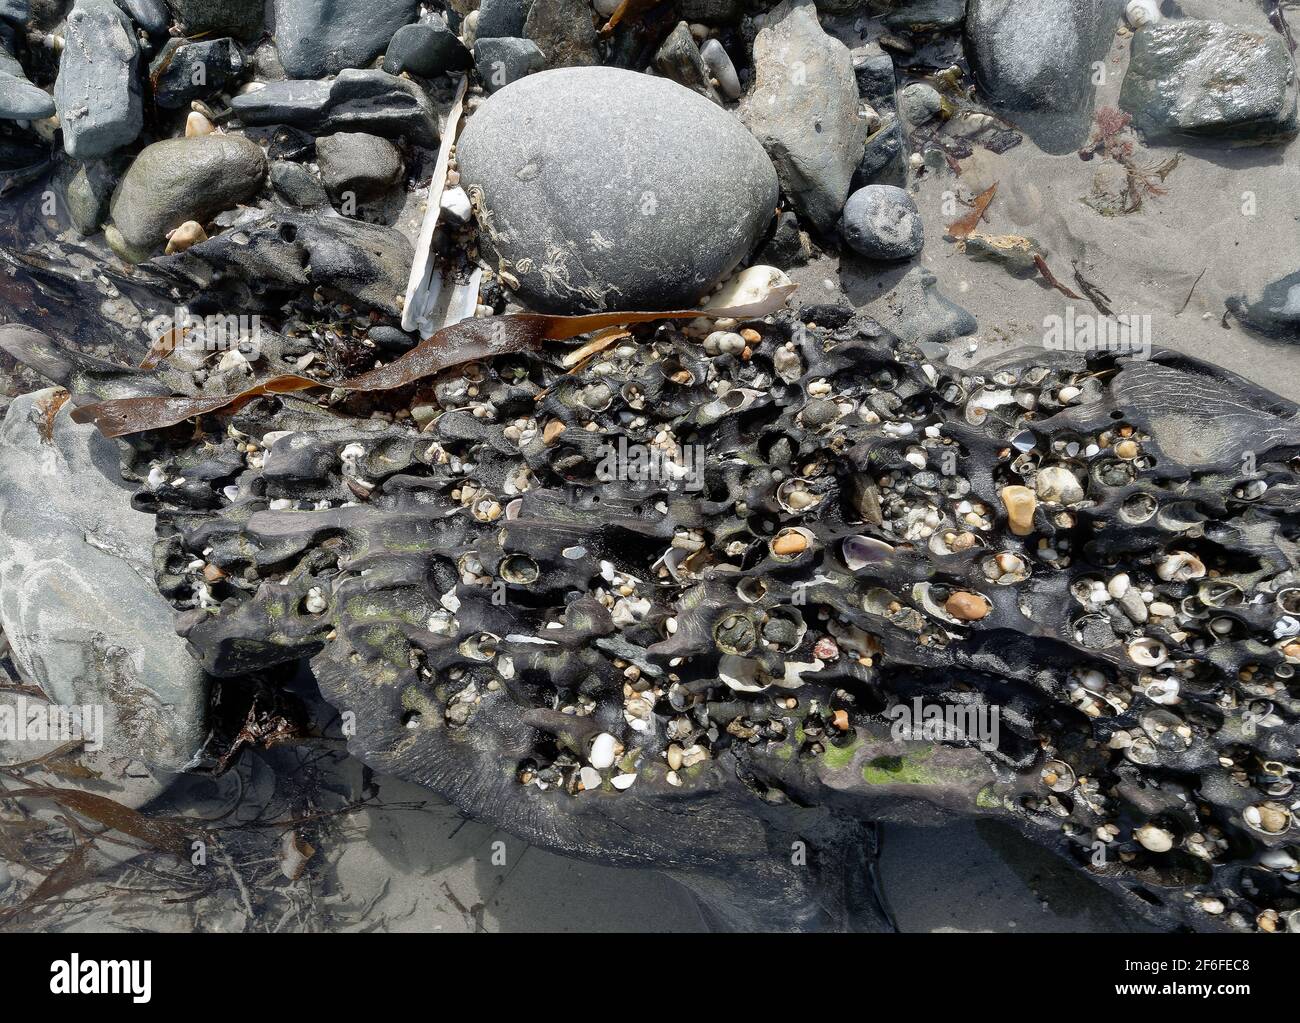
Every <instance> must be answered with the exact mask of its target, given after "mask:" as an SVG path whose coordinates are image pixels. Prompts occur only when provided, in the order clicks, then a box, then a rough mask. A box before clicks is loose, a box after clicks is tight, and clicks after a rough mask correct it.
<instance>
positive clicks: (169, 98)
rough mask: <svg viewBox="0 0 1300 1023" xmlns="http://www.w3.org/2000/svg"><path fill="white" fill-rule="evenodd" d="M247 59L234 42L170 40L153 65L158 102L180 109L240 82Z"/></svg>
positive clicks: (152, 76)
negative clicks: (235, 82) (237, 81)
mask: <svg viewBox="0 0 1300 1023" xmlns="http://www.w3.org/2000/svg"><path fill="white" fill-rule="evenodd" d="M243 71H244V58H243V56H242V54H241V53H240V50H239V44H238V43H236V42H235V41H234V40H233V39H231V38H229V37H226V38H224V39H201V40H198V41H197V42H190V41H188V40H185V39H170V40H168V42H167V45H166V46H164V47H163V48H162V50H161V51H159V53H158V56H157V57H155V58H154V59H153V62H152V63H151V64H150V65H149V77H150V79H151V80H152V81H153V98H154V102H155V103H157V104H158V105H159V106H160V107H163V108H165V109H169V110H176V109H179V108H181V107H186V106H189V104H190V102H191V101H192V100H196V99H205V98H206V97H208V96H211V95H212V94H213V93H214V92H219V91H220V90H222V89H224V88H226V86H227V85H229V84H230V83H232V82H234V81H236V80H238V78H239V77H240V75H241V74H243Z"/></svg>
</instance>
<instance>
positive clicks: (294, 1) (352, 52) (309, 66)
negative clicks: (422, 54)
mask: <svg viewBox="0 0 1300 1023" xmlns="http://www.w3.org/2000/svg"><path fill="white" fill-rule="evenodd" d="M272 2H273V3H274V5H275V42H276V47H277V48H278V49H279V51H280V63H281V64H283V65H284V70H285V72H286V73H287V74H288V75H289V77H291V78H320V77H321V76H323V75H332V74H335V73H337V72H339V71H341V70H343V69H344V68H360V67H365V66H366V65H368V64H370V62H371V61H373V60H374V59H375V58H376V57H378V56H379V55H380V54H381V53H383V52H384V50H385V49H386V48H387V47H388V43H389V41H390V40H391V39H392V38H393V34H394V33H395V32H396V31H397V30H398V29H399V28H401V27H402V26H403V25H409V24H410V23H411V22H413V21H414V20H415V18H416V14H417V12H418V7H419V4H418V2H417V0H272Z"/></svg>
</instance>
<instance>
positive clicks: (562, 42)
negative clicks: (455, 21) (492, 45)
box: [480, 0, 600, 68]
mask: <svg viewBox="0 0 1300 1023" xmlns="http://www.w3.org/2000/svg"><path fill="white" fill-rule="evenodd" d="M480 34H481V35H483V34H486V33H482V32H480ZM524 35H525V36H526V37H527V38H529V39H531V40H532V41H533V42H535V43H536V44H537V46H538V49H540V50H541V51H542V53H543V54H545V56H546V66H547V67H548V68H557V67H584V66H586V65H589V64H598V63H600V55H599V53H598V52H597V50H596V40H597V38H598V37H597V35H596V23H595V21H594V20H593V19H592V12H591V6H590V4H588V3H587V0H535V2H534V3H533V6H532V7H531V8H530V9H529V11H528V18H527V20H526V21H525V22H524Z"/></svg>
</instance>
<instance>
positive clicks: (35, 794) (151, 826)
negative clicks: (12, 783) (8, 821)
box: [0, 785, 193, 859]
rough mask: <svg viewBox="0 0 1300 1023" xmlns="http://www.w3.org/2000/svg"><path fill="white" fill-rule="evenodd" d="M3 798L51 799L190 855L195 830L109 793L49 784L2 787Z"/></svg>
mask: <svg viewBox="0 0 1300 1023" xmlns="http://www.w3.org/2000/svg"><path fill="white" fill-rule="evenodd" d="M0 798H2V799H51V800H53V801H54V802H56V803H58V804H59V805H60V806H62V807H63V808H64V809H66V810H71V811H72V812H73V813H77V814H80V815H81V816H83V817H89V818H90V819H91V820H93V821H97V822H99V823H100V824H103V825H104V826H105V827H108V828H111V829H113V830H114V831H120V832H122V834H124V835H130V836H131V837H132V838H135V839H139V840H140V841H142V842H146V843H148V844H149V845H151V846H154V847H155V848H157V849H161V850H163V851H164V852H169V853H171V854H172V855H173V856H176V857H177V858H179V859H184V858H186V857H187V856H188V855H189V844H190V841H191V838H192V835H193V832H192V830H191V829H190V828H189V827H188V826H187V825H185V824H182V823H181V822H180V821H177V820H172V819H170V818H166V817H146V816H145V815H144V814H142V813H140V812H139V811H137V810H132V809H131V808H130V807H129V806H123V805H122V804H121V803H119V802H117V801H116V800H114V799H109V798H108V797H107V796H100V795H96V794H95V793H93V792H81V791H79V790H77V789H60V788H54V787H52V786H48V785H38V786H30V787H28V788H21V789H8V790H4V791H0Z"/></svg>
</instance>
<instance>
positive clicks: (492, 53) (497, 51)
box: [474, 37, 545, 92]
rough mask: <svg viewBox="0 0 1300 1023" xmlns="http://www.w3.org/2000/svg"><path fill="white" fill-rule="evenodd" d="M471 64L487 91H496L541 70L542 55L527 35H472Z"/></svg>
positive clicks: (543, 64)
mask: <svg viewBox="0 0 1300 1023" xmlns="http://www.w3.org/2000/svg"><path fill="white" fill-rule="evenodd" d="M474 66H475V68H476V69H477V70H478V74H479V77H480V78H481V79H482V80H483V85H484V86H485V87H486V88H487V89H488V91H489V92H496V91H497V90H498V89H502V88H504V87H505V86H507V85H509V84H510V83H511V82H517V81H518V80H519V79H521V78H523V77H524V76H525V75H531V74H533V73H534V72H537V71H540V70H542V68H543V66H545V57H544V56H543V54H542V51H541V50H539V49H538V48H537V44H536V43H535V42H533V41H532V40H531V39H515V38H511V37H504V38H501V39H476V40H474Z"/></svg>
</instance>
